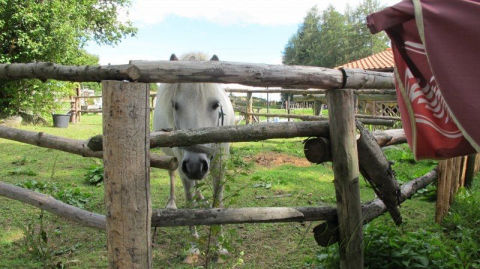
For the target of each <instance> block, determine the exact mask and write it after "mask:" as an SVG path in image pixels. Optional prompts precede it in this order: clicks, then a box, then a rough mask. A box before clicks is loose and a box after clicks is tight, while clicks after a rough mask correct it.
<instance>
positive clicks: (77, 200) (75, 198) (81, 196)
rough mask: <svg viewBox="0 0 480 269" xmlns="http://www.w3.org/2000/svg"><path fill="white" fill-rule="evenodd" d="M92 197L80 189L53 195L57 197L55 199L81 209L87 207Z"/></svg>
mask: <svg viewBox="0 0 480 269" xmlns="http://www.w3.org/2000/svg"><path fill="white" fill-rule="evenodd" d="M90 196H91V194H90V193H85V192H82V191H81V190H80V188H78V187H77V188H66V189H62V190H59V191H57V192H56V193H54V194H53V197H55V199H58V200H60V201H63V202H65V203H67V204H69V205H73V206H76V207H79V208H84V207H85V205H86V204H87V203H88V201H89V198H90Z"/></svg>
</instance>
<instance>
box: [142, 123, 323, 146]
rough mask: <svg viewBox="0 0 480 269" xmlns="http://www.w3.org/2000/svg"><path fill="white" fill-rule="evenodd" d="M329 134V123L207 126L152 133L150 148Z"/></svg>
mask: <svg viewBox="0 0 480 269" xmlns="http://www.w3.org/2000/svg"><path fill="white" fill-rule="evenodd" d="M326 135H328V122H326V121H317V122H313V121H312V122H281V123H261V124H255V125H248V126H247V125H241V126H223V127H207V128H200V129H196V130H177V131H172V132H162V131H159V132H153V133H152V135H151V138H150V147H184V146H191V145H195V144H207V143H224V142H246V141H260V140H266V139H272V138H292V137H309V136H326Z"/></svg>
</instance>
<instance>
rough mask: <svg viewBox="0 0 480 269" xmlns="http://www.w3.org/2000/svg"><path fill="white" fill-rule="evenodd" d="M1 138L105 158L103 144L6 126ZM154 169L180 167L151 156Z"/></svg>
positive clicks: (168, 159) (173, 161)
mask: <svg viewBox="0 0 480 269" xmlns="http://www.w3.org/2000/svg"><path fill="white" fill-rule="evenodd" d="M0 138H5V139H9V140H13V141H18V142H22V143H26V144H30V145H34V146H38V147H43V148H50V149H56V150H61V151H65V152H69V153H73V154H77V155H81V156H83V157H95V158H103V152H102V151H101V150H102V144H101V143H100V144H99V147H98V145H97V147H98V148H95V149H94V150H92V149H90V148H89V147H88V146H87V143H88V142H86V141H83V140H77V139H70V138H66V137H61V136H55V135H50V134H46V133H43V132H32V131H25V130H20V129H15V128H10V127H6V126H0ZM150 158H151V165H152V167H156V168H161V169H168V170H175V169H177V167H178V161H177V159H176V158H174V157H170V156H163V155H157V154H150Z"/></svg>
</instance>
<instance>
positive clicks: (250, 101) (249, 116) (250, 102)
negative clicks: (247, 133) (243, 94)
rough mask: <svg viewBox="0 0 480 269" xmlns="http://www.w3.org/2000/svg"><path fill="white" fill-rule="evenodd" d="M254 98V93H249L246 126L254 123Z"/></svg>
mask: <svg viewBox="0 0 480 269" xmlns="http://www.w3.org/2000/svg"><path fill="white" fill-rule="evenodd" d="M251 113H253V97H252V92H247V111H246V114H245V124H250V123H252V122H253V116H252V114H251Z"/></svg>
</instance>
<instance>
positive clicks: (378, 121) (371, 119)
mask: <svg viewBox="0 0 480 269" xmlns="http://www.w3.org/2000/svg"><path fill="white" fill-rule="evenodd" d="M236 111H237V112H239V113H240V114H246V115H252V116H260V117H267V118H273V117H278V118H290V119H301V120H304V121H321V120H327V119H328V118H327V117H324V116H312V115H296V114H268V113H245V112H243V111H240V110H236ZM355 117H357V118H358V120H359V121H360V122H361V123H363V124H368V125H383V126H393V125H394V124H395V122H394V121H398V120H399V118H396V117H386V116H385V117H382V116H380V117H377V116H370V115H358V116H357V115H355Z"/></svg>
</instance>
